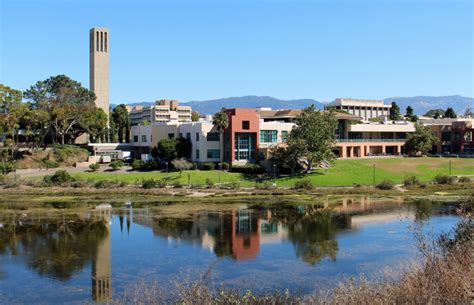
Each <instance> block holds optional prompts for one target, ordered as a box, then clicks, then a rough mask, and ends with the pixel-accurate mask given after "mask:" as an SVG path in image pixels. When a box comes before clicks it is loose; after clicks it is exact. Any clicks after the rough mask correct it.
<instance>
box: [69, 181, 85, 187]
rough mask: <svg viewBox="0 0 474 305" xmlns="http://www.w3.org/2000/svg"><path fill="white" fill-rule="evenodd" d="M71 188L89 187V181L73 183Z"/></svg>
mask: <svg viewBox="0 0 474 305" xmlns="http://www.w3.org/2000/svg"><path fill="white" fill-rule="evenodd" d="M71 186H72V187H74V188H82V187H88V186H89V183H87V181H84V180H77V181H74V182H71Z"/></svg>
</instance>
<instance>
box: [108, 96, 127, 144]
mask: <svg viewBox="0 0 474 305" xmlns="http://www.w3.org/2000/svg"><path fill="white" fill-rule="evenodd" d="M112 120H113V122H114V126H115V129H116V131H117V134H118V141H119V143H123V142H127V143H128V142H130V117H129V116H128V110H127V106H126V105H124V104H120V105H118V106H117V107H115V108H114V110H113V111H112Z"/></svg>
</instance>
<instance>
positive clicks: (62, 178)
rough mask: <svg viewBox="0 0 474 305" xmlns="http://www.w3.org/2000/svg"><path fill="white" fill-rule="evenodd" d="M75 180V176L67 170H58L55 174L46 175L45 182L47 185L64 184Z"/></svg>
mask: <svg viewBox="0 0 474 305" xmlns="http://www.w3.org/2000/svg"><path fill="white" fill-rule="evenodd" d="M71 181H73V178H72V177H71V175H69V173H68V172H67V171H65V170H60V171H56V172H55V173H54V174H53V175H50V176H44V178H43V182H44V183H45V184H47V185H62V184H65V183H69V182H71Z"/></svg>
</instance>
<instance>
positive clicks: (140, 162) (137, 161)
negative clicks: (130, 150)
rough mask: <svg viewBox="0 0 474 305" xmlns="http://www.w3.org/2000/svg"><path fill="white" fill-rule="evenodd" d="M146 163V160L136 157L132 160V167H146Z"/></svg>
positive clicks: (135, 168)
mask: <svg viewBox="0 0 474 305" xmlns="http://www.w3.org/2000/svg"><path fill="white" fill-rule="evenodd" d="M145 164H146V163H145V161H143V160H140V159H135V160H133V162H132V168H133V169H134V170H139V169H143V168H145Z"/></svg>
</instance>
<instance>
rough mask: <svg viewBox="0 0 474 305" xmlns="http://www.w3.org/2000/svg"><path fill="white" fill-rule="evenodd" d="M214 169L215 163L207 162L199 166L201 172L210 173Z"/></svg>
mask: <svg viewBox="0 0 474 305" xmlns="http://www.w3.org/2000/svg"><path fill="white" fill-rule="evenodd" d="M214 169H216V164H215V163H210V162H208V163H203V164H202V165H201V170H203V171H212V170H214Z"/></svg>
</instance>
